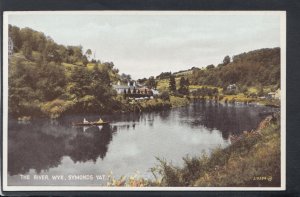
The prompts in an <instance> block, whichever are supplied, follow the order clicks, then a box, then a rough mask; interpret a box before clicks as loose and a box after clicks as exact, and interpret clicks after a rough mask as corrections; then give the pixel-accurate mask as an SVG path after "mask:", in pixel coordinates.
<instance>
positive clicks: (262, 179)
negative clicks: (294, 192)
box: [253, 176, 273, 182]
mask: <svg viewBox="0 0 300 197" xmlns="http://www.w3.org/2000/svg"><path fill="white" fill-rule="evenodd" d="M272 180H273V177H272V176H255V177H253V181H269V182H271V181H272Z"/></svg>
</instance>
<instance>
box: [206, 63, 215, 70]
mask: <svg viewBox="0 0 300 197" xmlns="http://www.w3.org/2000/svg"><path fill="white" fill-rule="evenodd" d="M214 68H215V66H214V65H213V64H211V65H208V66H206V69H207V70H211V69H214Z"/></svg>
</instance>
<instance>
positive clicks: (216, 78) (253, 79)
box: [188, 48, 280, 88]
mask: <svg viewBox="0 0 300 197" xmlns="http://www.w3.org/2000/svg"><path fill="white" fill-rule="evenodd" d="M188 77H189V80H190V83H191V84H194V85H212V86H219V87H226V86H228V85H229V84H233V83H235V84H238V85H240V86H247V87H249V86H276V87H277V88H278V87H279V86H280V48H272V49H259V50H255V51H250V52H247V53H242V54H239V55H235V56H233V58H232V61H231V60H230V59H229V62H226V61H225V59H224V61H223V63H222V64H219V65H218V66H216V67H215V66H214V65H210V66H207V67H206V68H205V69H199V70H194V71H193V73H192V74H191V75H188Z"/></svg>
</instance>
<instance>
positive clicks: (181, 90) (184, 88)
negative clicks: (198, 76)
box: [178, 77, 189, 95]
mask: <svg viewBox="0 0 300 197" xmlns="http://www.w3.org/2000/svg"><path fill="white" fill-rule="evenodd" d="M179 85H180V87H179V89H178V92H179V93H180V94H185V95H187V94H189V87H188V84H187V81H186V80H185V78H184V77H181V78H180V82H179Z"/></svg>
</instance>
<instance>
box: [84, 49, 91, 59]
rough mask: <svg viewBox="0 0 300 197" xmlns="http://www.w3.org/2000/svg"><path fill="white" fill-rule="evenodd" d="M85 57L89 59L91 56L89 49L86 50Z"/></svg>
mask: <svg viewBox="0 0 300 197" xmlns="http://www.w3.org/2000/svg"><path fill="white" fill-rule="evenodd" d="M85 55H86V56H87V58H88V59H90V57H91V55H92V50H91V49H88V50H86V52H85Z"/></svg>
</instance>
